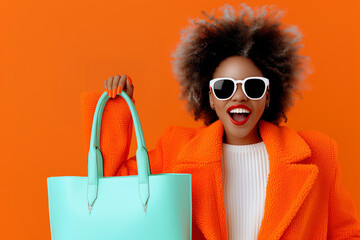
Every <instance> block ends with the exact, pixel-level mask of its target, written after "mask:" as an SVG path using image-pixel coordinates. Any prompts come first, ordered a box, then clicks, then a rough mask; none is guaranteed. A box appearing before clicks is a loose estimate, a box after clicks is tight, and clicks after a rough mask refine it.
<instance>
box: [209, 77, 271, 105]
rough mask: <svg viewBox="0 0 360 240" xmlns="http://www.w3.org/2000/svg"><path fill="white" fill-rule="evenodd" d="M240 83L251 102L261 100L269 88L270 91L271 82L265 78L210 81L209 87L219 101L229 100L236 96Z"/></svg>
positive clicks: (222, 78)
mask: <svg viewBox="0 0 360 240" xmlns="http://www.w3.org/2000/svg"><path fill="white" fill-rule="evenodd" d="M238 83H241V85H242V86H241V87H242V90H243V92H244V93H245V95H246V97H248V98H249V99H251V100H259V99H261V98H262V97H263V96H264V95H265V92H266V89H267V87H269V89H270V86H269V85H270V81H269V79H267V78H265V77H248V78H245V79H244V80H235V79H233V78H230V77H221V78H214V79H212V80H210V84H209V85H210V90H211V89H212V91H213V93H214V95H215V97H216V98H217V99H219V100H228V99H230V98H231V97H232V96H233V95H234V94H235V92H236V90H237V84H238Z"/></svg>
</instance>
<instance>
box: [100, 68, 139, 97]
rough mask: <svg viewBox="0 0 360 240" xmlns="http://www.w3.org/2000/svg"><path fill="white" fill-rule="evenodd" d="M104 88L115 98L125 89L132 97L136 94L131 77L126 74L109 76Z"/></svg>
mask: <svg viewBox="0 0 360 240" xmlns="http://www.w3.org/2000/svg"><path fill="white" fill-rule="evenodd" d="M104 88H105V90H106V92H107V93H108V95H109V97H110V98H115V97H116V96H117V94H120V92H121V91H122V90H123V91H125V93H126V94H127V95H128V96H129V98H130V99H132V97H133V94H134V85H133V84H132V81H131V79H130V77H129V76H127V75H125V74H123V75H122V76H121V77H120V75H115V77H112V76H111V77H109V79H108V80H105V81H104Z"/></svg>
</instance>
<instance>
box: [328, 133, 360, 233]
mask: <svg viewBox="0 0 360 240" xmlns="http://www.w3.org/2000/svg"><path fill="white" fill-rule="evenodd" d="M331 140H332V143H333V149H334V152H335V153H334V154H335V156H336V158H335V171H334V175H333V176H334V178H333V183H332V185H331V188H330V197H329V221H328V239H333V240H335V239H336V240H341V239H360V221H359V218H358V217H357V216H356V207H355V204H354V202H353V200H352V198H351V196H350V194H349V192H348V191H347V190H346V189H345V187H344V186H343V185H342V183H341V179H342V169H341V165H340V162H339V160H338V144H337V142H336V141H335V140H334V139H331Z"/></svg>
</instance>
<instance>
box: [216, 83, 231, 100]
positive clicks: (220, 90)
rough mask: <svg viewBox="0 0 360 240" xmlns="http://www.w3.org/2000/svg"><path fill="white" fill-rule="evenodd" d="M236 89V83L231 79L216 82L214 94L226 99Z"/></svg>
mask: <svg viewBox="0 0 360 240" xmlns="http://www.w3.org/2000/svg"><path fill="white" fill-rule="evenodd" d="M234 87H235V86H234V82H233V81H231V80H230V79H221V80H218V81H216V82H215V84H214V93H215V95H216V96H217V97H218V98H219V99H226V98H229V97H230V96H231V94H232V93H233V91H234Z"/></svg>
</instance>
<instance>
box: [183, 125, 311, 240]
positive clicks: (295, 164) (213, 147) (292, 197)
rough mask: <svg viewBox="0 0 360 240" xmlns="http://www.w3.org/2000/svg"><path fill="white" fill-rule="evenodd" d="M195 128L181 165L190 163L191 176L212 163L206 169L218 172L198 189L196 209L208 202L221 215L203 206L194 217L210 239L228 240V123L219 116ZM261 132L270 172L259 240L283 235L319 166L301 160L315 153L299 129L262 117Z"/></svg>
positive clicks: (186, 146)
mask: <svg viewBox="0 0 360 240" xmlns="http://www.w3.org/2000/svg"><path fill="white" fill-rule="evenodd" d="M196 131H198V132H197V134H196V135H195V136H194V137H193V138H192V139H191V140H190V141H188V142H187V143H186V144H185V146H184V148H182V150H181V151H180V152H179V155H178V161H179V162H180V163H182V164H183V166H188V168H187V169H184V170H185V171H187V172H188V173H193V174H196V171H199V168H201V167H203V166H208V167H209V166H211V167H210V168H207V169H206V171H210V172H208V173H209V174H208V175H209V176H215V180H214V179H208V180H204V181H201V184H202V187H201V189H207V190H208V189H214V188H215V189H214V190H210V191H205V190H204V191H203V192H201V190H197V191H196V192H197V193H198V194H201V197H198V198H196V197H195V199H196V202H193V205H195V206H193V207H194V209H201V206H202V205H205V206H209V204H210V206H209V207H210V209H212V210H213V209H217V216H218V217H217V218H215V217H214V215H213V214H214V213H212V212H209V211H205V210H202V211H196V212H194V213H193V218H194V219H195V222H196V223H197V225H198V226H199V228H200V230H201V231H202V233H203V234H204V236H205V238H206V239H214V236H221V239H226V217H225V207H224V199H223V189H222V168H221V157H222V143H223V141H222V138H223V133H224V126H223V124H222V122H221V121H220V119H219V120H217V121H216V122H214V123H212V124H211V125H210V126H207V127H201V128H198V129H197V130H196ZM259 132H260V135H261V138H262V139H263V141H264V144H265V146H266V150H267V152H268V155H269V162H270V173H269V177H268V183H267V187H266V198H265V211H264V217H263V220H262V223H261V227H260V231H259V235H258V239H279V238H280V237H281V235H282V234H283V233H284V231H285V229H286V227H287V226H288V225H289V224H290V222H291V221H292V219H293V218H294V216H295V214H296V213H297V211H298V210H299V208H300V206H301V204H302V203H303V201H304V199H305V197H306V196H307V195H308V193H309V191H310V189H311V187H312V186H313V183H314V181H315V179H316V177H317V173H318V168H317V166H316V165H314V164H305V163H303V164H302V163H300V162H301V161H302V160H304V159H306V158H309V157H311V150H310V148H309V146H308V145H307V144H306V142H305V141H304V139H303V138H301V137H300V136H299V135H298V134H297V132H296V131H294V130H292V129H291V128H289V127H287V126H277V125H275V124H273V123H271V122H268V121H265V120H260V122H259ZM209 164H210V165H209ZM185 168H186V167H185ZM209 169H210V170H209ZM213 184H215V186H213ZM204 185H205V186H204ZM206 185H207V186H206ZM214 191H216V192H214ZM194 193H195V192H194V191H193V194H194ZM214 194H215V196H216V200H215V201H214V200H213V198H214ZM211 204H212V205H213V206H211ZM209 226H212V227H209ZM214 226H215V227H214Z"/></svg>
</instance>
